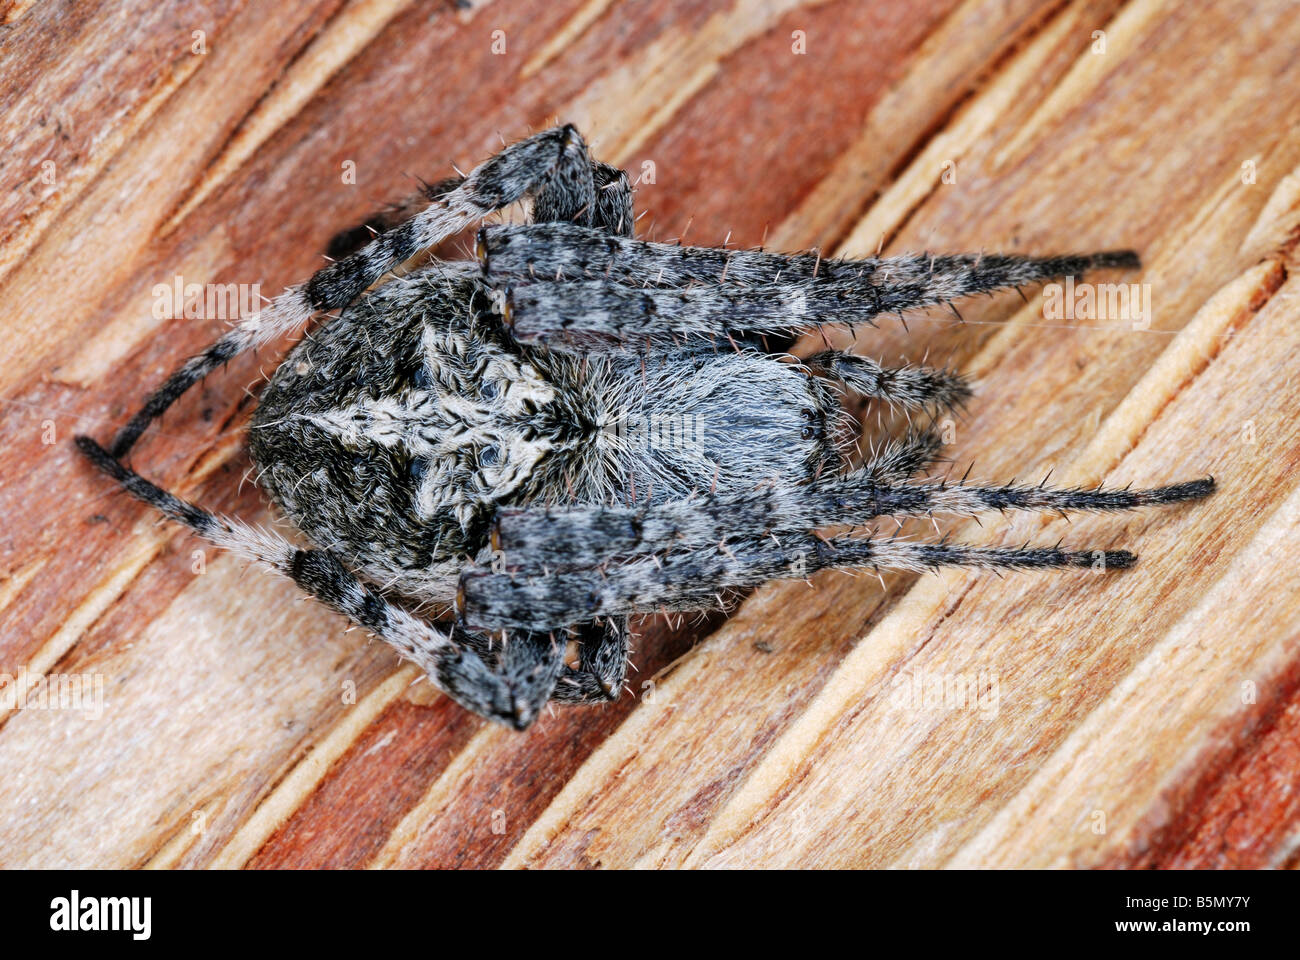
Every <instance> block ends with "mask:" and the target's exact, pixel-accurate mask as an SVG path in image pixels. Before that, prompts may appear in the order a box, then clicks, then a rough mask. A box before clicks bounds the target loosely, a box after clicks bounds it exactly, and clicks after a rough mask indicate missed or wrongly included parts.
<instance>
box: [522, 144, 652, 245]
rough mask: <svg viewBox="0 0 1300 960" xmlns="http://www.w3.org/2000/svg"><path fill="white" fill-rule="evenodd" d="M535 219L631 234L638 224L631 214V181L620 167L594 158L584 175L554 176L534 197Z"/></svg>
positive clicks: (535, 220) (607, 231)
mask: <svg viewBox="0 0 1300 960" xmlns="http://www.w3.org/2000/svg"><path fill="white" fill-rule="evenodd" d="M532 221H533V223H550V222H574V223H578V224H581V225H584V226H590V227H593V228H595V229H596V230H598V231H600V232H601V233H602V234H603V235H610V234H612V235H614V236H618V237H630V236H632V231H633V229H634V227H635V226H636V223H635V218H634V216H633V214H632V183H631V181H630V180H628V177H627V174H626V173H624V172H623V171H622V170H620V169H619V168H618V167H615V166H611V165H610V164H608V163H602V162H601V161H599V160H593V161H592V162H591V167H590V169H589V170H588V171H587V175H586V176H585V177H578V176H576V171H575V177H574V178H573V181H565V180H561V179H559V178H558V177H557V178H555V179H553V180H551V181H550V182H549V183H548V184H547V185H546V186H545V187H543V188H542V189H541V190H539V191H538V192H537V198H536V199H535V200H534V201H533V215H532Z"/></svg>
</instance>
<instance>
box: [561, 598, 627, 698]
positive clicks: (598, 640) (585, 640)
mask: <svg viewBox="0 0 1300 960" xmlns="http://www.w3.org/2000/svg"><path fill="white" fill-rule="evenodd" d="M577 632H578V640H579V647H578V666H577V668H576V669H575V668H573V667H570V666H568V665H567V664H566V665H565V667H564V672H563V673H562V674H561V675H560V679H559V681H558V682H557V683H556V684H555V691H554V692H553V693H552V694H551V699H552V700H555V701H557V702H559V703H605V702H608V701H610V700H617V699H618V695H619V693H620V691H621V690H622V688H623V678H624V677H625V676H626V675H627V660H628V650H629V639H630V638H629V632H628V626H627V618H626V617H606V618H605V620H604V622H603V623H598V624H592V623H584V624H580V625H579V626H578V627H577Z"/></svg>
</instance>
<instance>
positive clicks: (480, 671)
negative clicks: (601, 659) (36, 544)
mask: <svg viewBox="0 0 1300 960" xmlns="http://www.w3.org/2000/svg"><path fill="white" fill-rule="evenodd" d="M77 446H78V447H80V448H81V451H82V452H83V453H84V454H86V456H87V457H89V458H90V460H91V461H92V462H93V463H94V464H95V465H96V466H97V467H99V469H101V470H103V471H104V472H105V473H107V474H108V475H109V476H111V477H112V478H113V479H115V480H116V481H117V482H118V483H120V484H121V485H122V487H123V488H124V489H125V490H126V491H127V492H128V493H130V494H131V495H132V496H134V497H136V498H138V499H140V500H143V501H144V502H145V503H148V504H149V505H150V506H152V507H154V508H156V509H157V510H159V511H161V512H162V513H164V514H166V515H167V516H168V517H170V518H171V519H173V520H176V521H178V522H179V523H182V524H184V525H185V526H187V527H189V528H190V529H191V530H193V531H194V532H195V533H197V534H199V535H200V536H201V537H203V538H204V539H206V540H208V541H210V542H212V543H214V544H216V545H217V546H220V547H222V548H224V549H227V550H230V551H231V552H233V553H235V554H236V555H238V556H241V557H244V558H245V559H248V560H253V561H256V562H258V563H260V564H262V565H263V566H265V567H267V568H269V569H271V570H273V571H274V572H276V573H279V574H282V575H284V576H286V577H289V578H290V579H292V580H293V581H294V582H295V583H297V584H298V585H299V586H300V587H302V589H303V590H305V591H306V592H307V593H308V594H310V595H311V596H312V597H314V598H315V599H317V600H319V601H321V602H322V603H324V604H326V605H328V606H330V607H332V608H333V609H335V610H337V611H338V612H339V613H342V614H343V615H344V616H346V617H348V618H349V619H351V620H352V621H353V622H354V623H356V624H357V625H358V626H361V627H365V628H366V629H367V630H369V631H371V632H372V633H374V634H375V635H376V636H378V637H380V638H381V639H383V640H385V641H387V642H388V643H390V644H392V645H393V646H394V647H395V648H396V649H397V651H398V652H399V653H400V654H401V655H402V656H403V657H405V658H406V659H408V660H410V661H412V662H413V663H415V664H416V665H418V666H419V667H420V668H421V669H422V670H424V671H425V672H426V673H427V674H428V675H429V678H430V679H431V680H432V681H433V683H434V684H435V685H436V686H437V687H438V688H439V689H440V690H442V691H443V692H444V693H446V694H447V695H448V696H449V697H451V698H452V699H453V700H455V701H456V702H457V703H459V704H460V705H461V706H463V707H465V708H467V709H469V710H472V711H474V712H475V713H477V714H479V715H480V716H484V717H487V718H489V719H492V720H496V721H498V722H499V723H504V724H507V725H509V726H512V727H514V728H515V729H517V730H522V729H524V728H526V727H527V726H529V725H530V724H531V723H532V721H533V720H534V719H536V717H537V714H538V712H539V711H540V710H541V707H542V706H543V705H544V704H545V703H546V700H547V699H548V698H549V697H550V696H551V693H552V691H553V690H555V687H556V681H557V680H558V679H559V677H560V673H561V671H562V669H563V668H564V659H563V654H564V648H563V646H562V645H560V644H557V643H555V642H554V641H552V640H551V639H550V637H549V636H548V635H547V634H546V633H530V632H517V633H514V634H512V635H510V636H508V637H507V638H506V639H505V646H504V649H503V651H502V652H501V654H500V656H499V657H498V662H497V669H496V670H495V671H493V670H491V669H490V668H489V667H488V666H487V664H486V663H485V662H484V660H483V658H482V657H481V656H480V655H479V654H478V653H477V652H476V648H477V649H479V650H481V649H482V648H483V647H484V645H485V643H484V639H483V638H481V637H473V636H470V635H468V634H466V632H465V631H464V630H462V629H461V628H459V627H453V628H452V629H451V630H449V631H447V632H443V631H442V630H439V629H438V628H437V627H435V626H433V625H432V624H430V623H428V622H426V621H425V620H423V619H421V618H419V617H417V616H415V615H414V614H413V613H411V612H410V611H409V610H407V609H406V608H405V607H403V606H400V605H399V604H397V603H394V602H393V601H392V600H390V599H389V598H387V597H385V596H384V595H382V594H380V593H379V592H377V591H376V590H374V589H373V588H372V587H370V586H368V585H366V584H365V583H363V582H362V581H361V580H359V579H358V578H357V577H356V575H355V574H353V573H352V572H351V571H350V570H348V569H347V567H345V566H344V565H343V563H342V561H341V560H339V559H338V557H336V556H335V555H334V554H333V553H331V552H330V551H328V550H303V549H300V548H298V547H296V546H294V545H293V544H292V543H290V542H289V541H288V540H285V539H284V538H283V537H281V536H279V535H277V534H274V533H271V532H268V531H265V530H258V529H254V528H252V527H249V526H247V525H246V524H243V523H241V522H239V521H238V520H234V519H230V518H227V517H222V516H218V515H216V514H212V513H208V512H207V511H205V510H202V509H200V508H199V507H197V506H195V505H194V504H192V503H188V502H187V501H185V500H182V499H180V498H179V497H177V496H175V495H174V494H171V493H168V492H167V491H166V490H163V489H161V488H159V487H157V486H155V485H154V484H152V483H150V482H149V481H147V480H145V479H144V478H143V477H141V476H140V475H139V474H137V473H135V472H133V471H132V470H130V469H128V468H127V467H124V466H123V465H122V464H121V463H120V462H118V461H117V460H116V459H115V458H114V457H112V456H110V455H109V453H108V452H107V451H105V450H104V449H103V448H102V447H100V446H99V445H98V444H97V443H95V441H94V440H91V439H90V438H89V437H78V438H77ZM496 642H497V643H500V642H501V641H500V640H498V641H496Z"/></svg>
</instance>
